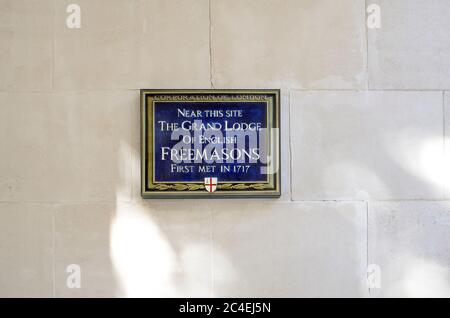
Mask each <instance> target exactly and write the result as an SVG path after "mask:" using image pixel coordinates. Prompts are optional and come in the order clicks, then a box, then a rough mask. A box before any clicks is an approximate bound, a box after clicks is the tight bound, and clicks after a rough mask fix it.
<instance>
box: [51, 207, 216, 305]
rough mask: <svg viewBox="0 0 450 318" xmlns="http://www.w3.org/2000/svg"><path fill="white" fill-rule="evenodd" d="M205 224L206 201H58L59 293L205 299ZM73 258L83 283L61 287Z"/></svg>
mask: <svg viewBox="0 0 450 318" xmlns="http://www.w3.org/2000/svg"><path fill="white" fill-rule="evenodd" d="M210 225H211V213H210V212H209V210H208V205H207V204H206V202H203V203H202V202H201V203H200V204H195V205H194V204H189V205H188V204H185V203H183V204H181V203H180V202H178V203H177V204H170V203H169V204H167V203H166V204H156V203H152V204H151V205H150V204H148V205H147V204H142V205H137V204H123V203H122V204H118V205H104V204H78V205H63V206H60V207H59V209H58V214H57V217H56V295H57V296H58V297H107V296H120V297H209V296H211V286H212V284H211V281H212V274H211V240H210V237H211V226H210ZM72 263H74V264H78V265H80V267H81V272H82V278H81V288H80V289H69V288H67V287H66V278H67V275H68V274H67V273H66V272H65V270H66V267H67V265H69V264H72Z"/></svg>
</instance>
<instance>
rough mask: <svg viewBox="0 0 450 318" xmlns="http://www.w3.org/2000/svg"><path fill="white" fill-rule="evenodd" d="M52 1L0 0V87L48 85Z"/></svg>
mask: <svg viewBox="0 0 450 318" xmlns="http://www.w3.org/2000/svg"><path fill="white" fill-rule="evenodd" d="M52 36H53V1H51V0H42V1H33V0H1V1H0V74H1V77H0V89H1V90H15V91H17V90H50V89H51V88H52V64H53V62H52V58H53V52H52V43H53V37H52Z"/></svg>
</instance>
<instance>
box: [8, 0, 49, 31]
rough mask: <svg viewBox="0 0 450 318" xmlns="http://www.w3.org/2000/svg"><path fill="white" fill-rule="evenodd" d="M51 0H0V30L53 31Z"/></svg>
mask: <svg viewBox="0 0 450 318" xmlns="http://www.w3.org/2000/svg"><path fill="white" fill-rule="evenodd" d="M53 2H54V1H53V0H0V30H5V29H6V30H14V31H15V32H27V33H29V32H30V33H33V32H43V33H52V32H53Z"/></svg>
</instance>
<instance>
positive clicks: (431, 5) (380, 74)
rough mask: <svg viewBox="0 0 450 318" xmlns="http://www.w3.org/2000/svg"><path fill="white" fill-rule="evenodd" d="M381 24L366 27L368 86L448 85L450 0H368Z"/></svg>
mask: <svg viewBox="0 0 450 318" xmlns="http://www.w3.org/2000/svg"><path fill="white" fill-rule="evenodd" d="M370 3H376V4H378V5H380V8H381V28H380V29H369V30H368V40H369V42H368V43H369V86H370V87H371V88H379V89H383V88H395V89H443V88H446V89H448V88H450V77H449V76H448V74H450V37H449V34H448V30H449V29H450V19H449V16H450V2H449V1H448V0H428V1H422V0H397V1H391V0H371V1H368V4H370Z"/></svg>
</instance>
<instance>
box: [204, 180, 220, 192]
mask: <svg viewBox="0 0 450 318" xmlns="http://www.w3.org/2000/svg"><path fill="white" fill-rule="evenodd" d="M205 188H206V191H208V192H214V191H216V189H217V178H205Z"/></svg>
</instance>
